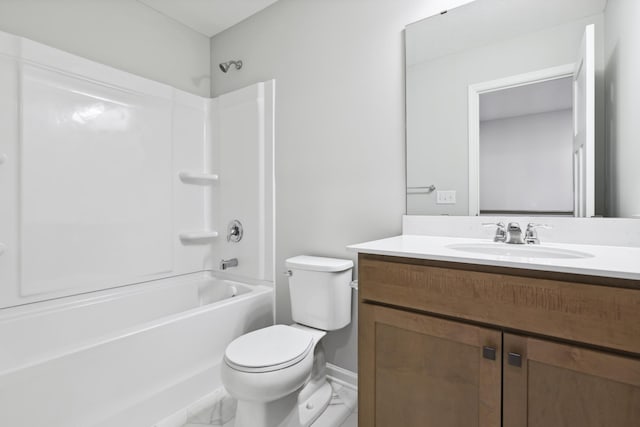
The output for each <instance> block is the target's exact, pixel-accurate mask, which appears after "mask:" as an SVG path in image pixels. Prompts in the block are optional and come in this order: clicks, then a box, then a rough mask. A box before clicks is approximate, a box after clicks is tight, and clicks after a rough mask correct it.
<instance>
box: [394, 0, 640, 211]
mask: <svg viewBox="0 0 640 427" xmlns="http://www.w3.org/2000/svg"><path fill="white" fill-rule="evenodd" d="M638 3H639V2H634V1H632V0H608V1H607V0H556V1H553V2H541V1H538V0H509V1H506V0H476V1H474V2H471V3H468V4H466V5H464V6H461V7H459V8H456V9H453V10H450V11H447V12H443V13H442V14H440V15H436V16H432V17H429V18H427V19H424V20H422V21H419V22H416V23H413V24H410V25H408V26H407V28H406V68H405V70H406V102H407V150H406V153H407V214H409V215H474V216H475V215H510V214H513V215H536V216H543V215H554V216H575V217H592V216H617V217H633V216H636V215H638V214H640V195H638V194H636V193H638V192H637V191H634V192H633V195H632V196H631V197H625V198H623V197H621V193H620V192H621V191H622V189H625V188H629V189H631V188H633V187H632V186H633V182H636V181H637V180H638V178H639V177H638V175H636V173H635V170H634V169H633V168H630V167H628V163H629V160H627V159H625V158H624V157H623V156H621V153H622V152H625V153H628V154H633V153H635V154H636V155H637V154H638V151H639V150H640V149H639V148H638V147H637V146H638V143H637V142H635V141H634V139H633V138H629V137H628V135H629V134H630V133H631V132H630V128H633V127H634V126H636V128H637V125H635V124H634V123H633V120H629V119H628V118H626V117H627V114H628V112H629V111H637V110H635V108H636V107H637V105H638V104H637V103H638V101H636V100H635V99H633V98H632V100H631V101H626V102H625V101H623V100H620V99H617V98H616V96H615V95H616V94H617V93H622V92H623V91H626V90H630V89H631V87H629V88H627V86H630V85H635V87H638V86H637V84H636V83H635V80H636V79H635V78H630V76H629V74H630V73H636V75H637V73H639V72H640V64H638V61H637V60H636V59H627V58H626V57H623V56H622V55H627V56H640V55H638V54H635V55H634V52H640V37H638V33H640V31H638V30H636V29H635V27H636V26H637V25H636V24H635V23H634V22H635V20H637V19H639V18H640V16H639V15H638V14H639V13H640V6H638ZM634 15H635V17H636V18H635V19H633V16H634ZM622 39H624V40H623V41H621V40H622ZM622 67H629V68H630V69H629V70H626V69H625V70H623V69H621V68H622ZM605 101H606V102H605ZM623 113H624V114H623Z"/></svg>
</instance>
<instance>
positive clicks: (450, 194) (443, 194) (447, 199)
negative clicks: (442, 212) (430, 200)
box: [436, 190, 456, 205]
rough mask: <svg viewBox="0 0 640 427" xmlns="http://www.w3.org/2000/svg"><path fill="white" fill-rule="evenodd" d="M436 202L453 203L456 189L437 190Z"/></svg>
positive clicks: (439, 203) (440, 203) (442, 203)
mask: <svg viewBox="0 0 640 427" xmlns="http://www.w3.org/2000/svg"><path fill="white" fill-rule="evenodd" d="M436 204H438V205H455V204H456V191H455V190H449V191H438V192H436Z"/></svg>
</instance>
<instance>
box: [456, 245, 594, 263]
mask: <svg viewBox="0 0 640 427" xmlns="http://www.w3.org/2000/svg"><path fill="white" fill-rule="evenodd" d="M447 248H449V249H455V250H456V251H463V252H471V253H475V254H480V255H499V256H509V257H520V258H554V259H578V258H591V257H593V255H592V254H590V253H587V252H581V251H574V250H570V249H562V248H549V247H545V246H533V245H511V244H506V243H455V244H451V245H447Z"/></svg>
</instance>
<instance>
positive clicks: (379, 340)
mask: <svg viewBox="0 0 640 427" xmlns="http://www.w3.org/2000/svg"><path fill="white" fill-rule="evenodd" d="M527 274H535V277H527ZM555 277H556V278H554V277H552V276H551V275H545V274H543V273H539V272H538V273H530V272H528V271H525V270H517V271H516V270H513V269H500V268H495V267H490V268H489V267H481V266H470V265H460V264H453V263H445V262H433V261H426V260H415V259H404V258H396V257H383V256H376V255H366V254H361V255H360V257H359V298H360V300H359V345H358V348H359V377H358V378H359V413H358V417H359V426H360V427H373V426H377V427H395V426H402V427H413V426H416V427H417V426H420V427H474V426H478V427H499V426H504V427H640V351H639V349H640V330H639V329H638V328H639V327H640V284H639V283H637V282H635V281H612V282H607V283H613V284H614V285H615V286H608V285H607V284H605V279H594V278H585V277H582V276H576V277H569V276H566V275H565V276H562V275H560V276H558V275H555ZM557 277H561V278H562V279H563V280H558V279H557ZM567 279H574V280H578V279H580V281H570V280H567ZM597 280H603V283H602V284H599V283H595V282H597ZM584 282H587V283H584ZM474 301H475V304H474ZM585 323H586V325H585ZM518 326H520V327H518ZM616 328H624V330H622V331H620V330H616Z"/></svg>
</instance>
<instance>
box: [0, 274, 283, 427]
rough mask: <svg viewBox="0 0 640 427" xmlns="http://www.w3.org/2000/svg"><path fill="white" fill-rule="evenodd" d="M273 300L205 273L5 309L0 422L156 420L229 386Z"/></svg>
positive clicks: (84, 426)
mask: <svg viewBox="0 0 640 427" xmlns="http://www.w3.org/2000/svg"><path fill="white" fill-rule="evenodd" d="M272 301H273V290H272V288H270V287H265V286H260V285H247V284H243V283H238V282H233V281H229V280H222V279H217V278H214V277H212V276H210V275H208V274H205V273H199V274H193V275H186V276H181V277H175V278H171V279H164V280H160V281H156V282H149V283H143V284H138V285H133V286H127V287H123V288H119V289H114V290H110V291H104V292H96V293H92V294H87V295H83V296H75V297H71V298H63V299H60V300H54V301H46V302H43V303H36V304H30V305H26V306H22V307H14V308H10V309H5V310H0V426H12V427H20V426H29V427H32V426H36V425H38V426H40V425H42V426H45V425H46V426H47V427H56V426H60V427H75V426H77V427H90V426H105V427H106V426H114V427H115V426H117V427H127V426H131V427H147V426H150V425H152V424H153V423H154V422H155V421H157V420H159V419H161V418H163V416H166V415H168V414H171V413H172V412H173V411H175V410H177V409H180V408H182V407H184V406H186V405H187V404H188V403H190V402H192V401H194V400H196V399H197V398H199V397H201V396H203V395H204V394H207V393H209V392H211V391H212V390H214V389H216V388H218V387H220V386H221V383H220V379H219V376H218V375H219V374H218V372H219V369H218V367H219V364H220V363H221V361H222V355H223V353H224V349H225V347H226V345H227V344H228V343H229V342H230V341H231V340H233V339H234V338H235V337H237V336H239V335H241V334H243V333H246V332H248V331H251V330H254V329H257V328H261V327H264V326H267V325H270V324H272V323H273V311H272Z"/></svg>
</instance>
